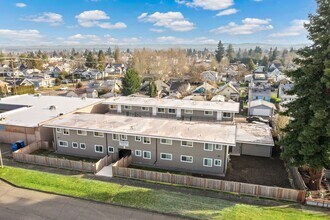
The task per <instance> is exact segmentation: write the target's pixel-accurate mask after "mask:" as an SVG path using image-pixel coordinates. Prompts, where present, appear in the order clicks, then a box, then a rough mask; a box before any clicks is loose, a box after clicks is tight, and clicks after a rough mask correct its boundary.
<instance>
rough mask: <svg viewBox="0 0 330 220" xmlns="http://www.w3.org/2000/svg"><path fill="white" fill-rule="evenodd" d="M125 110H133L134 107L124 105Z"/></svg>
mask: <svg viewBox="0 0 330 220" xmlns="http://www.w3.org/2000/svg"><path fill="white" fill-rule="evenodd" d="M127 107H128V108H127ZM124 110H132V106H131V105H124Z"/></svg>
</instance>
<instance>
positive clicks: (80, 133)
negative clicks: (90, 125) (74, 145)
mask: <svg viewBox="0 0 330 220" xmlns="http://www.w3.org/2000/svg"><path fill="white" fill-rule="evenodd" d="M77 135H84V136H86V135H87V131H83V130H77Z"/></svg>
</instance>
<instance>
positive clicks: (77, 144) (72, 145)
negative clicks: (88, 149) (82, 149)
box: [71, 142, 79, 148]
mask: <svg viewBox="0 0 330 220" xmlns="http://www.w3.org/2000/svg"><path fill="white" fill-rule="evenodd" d="M73 144H76V145H77V147H74V146H73ZM71 146H72V148H78V147H79V145H78V143H77V142H72V143H71Z"/></svg>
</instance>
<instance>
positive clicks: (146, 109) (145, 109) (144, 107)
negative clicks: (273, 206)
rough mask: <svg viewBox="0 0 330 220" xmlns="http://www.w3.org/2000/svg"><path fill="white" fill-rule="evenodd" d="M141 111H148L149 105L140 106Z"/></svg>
mask: <svg viewBox="0 0 330 220" xmlns="http://www.w3.org/2000/svg"><path fill="white" fill-rule="evenodd" d="M141 111H143V112H148V111H149V107H146V106H141Z"/></svg>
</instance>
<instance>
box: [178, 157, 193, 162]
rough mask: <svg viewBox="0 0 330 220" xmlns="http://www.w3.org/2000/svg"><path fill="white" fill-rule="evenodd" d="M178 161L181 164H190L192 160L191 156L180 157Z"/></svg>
mask: <svg viewBox="0 0 330 220" xmlns="http://www.w3.org/2000/svg"><path fill="white" fill-rule="evenodd" d="M180 159H181V162H184V163H192V162H193V159H194V158H193V157H192V156H186V155H181V158H180Z"/></svg>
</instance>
